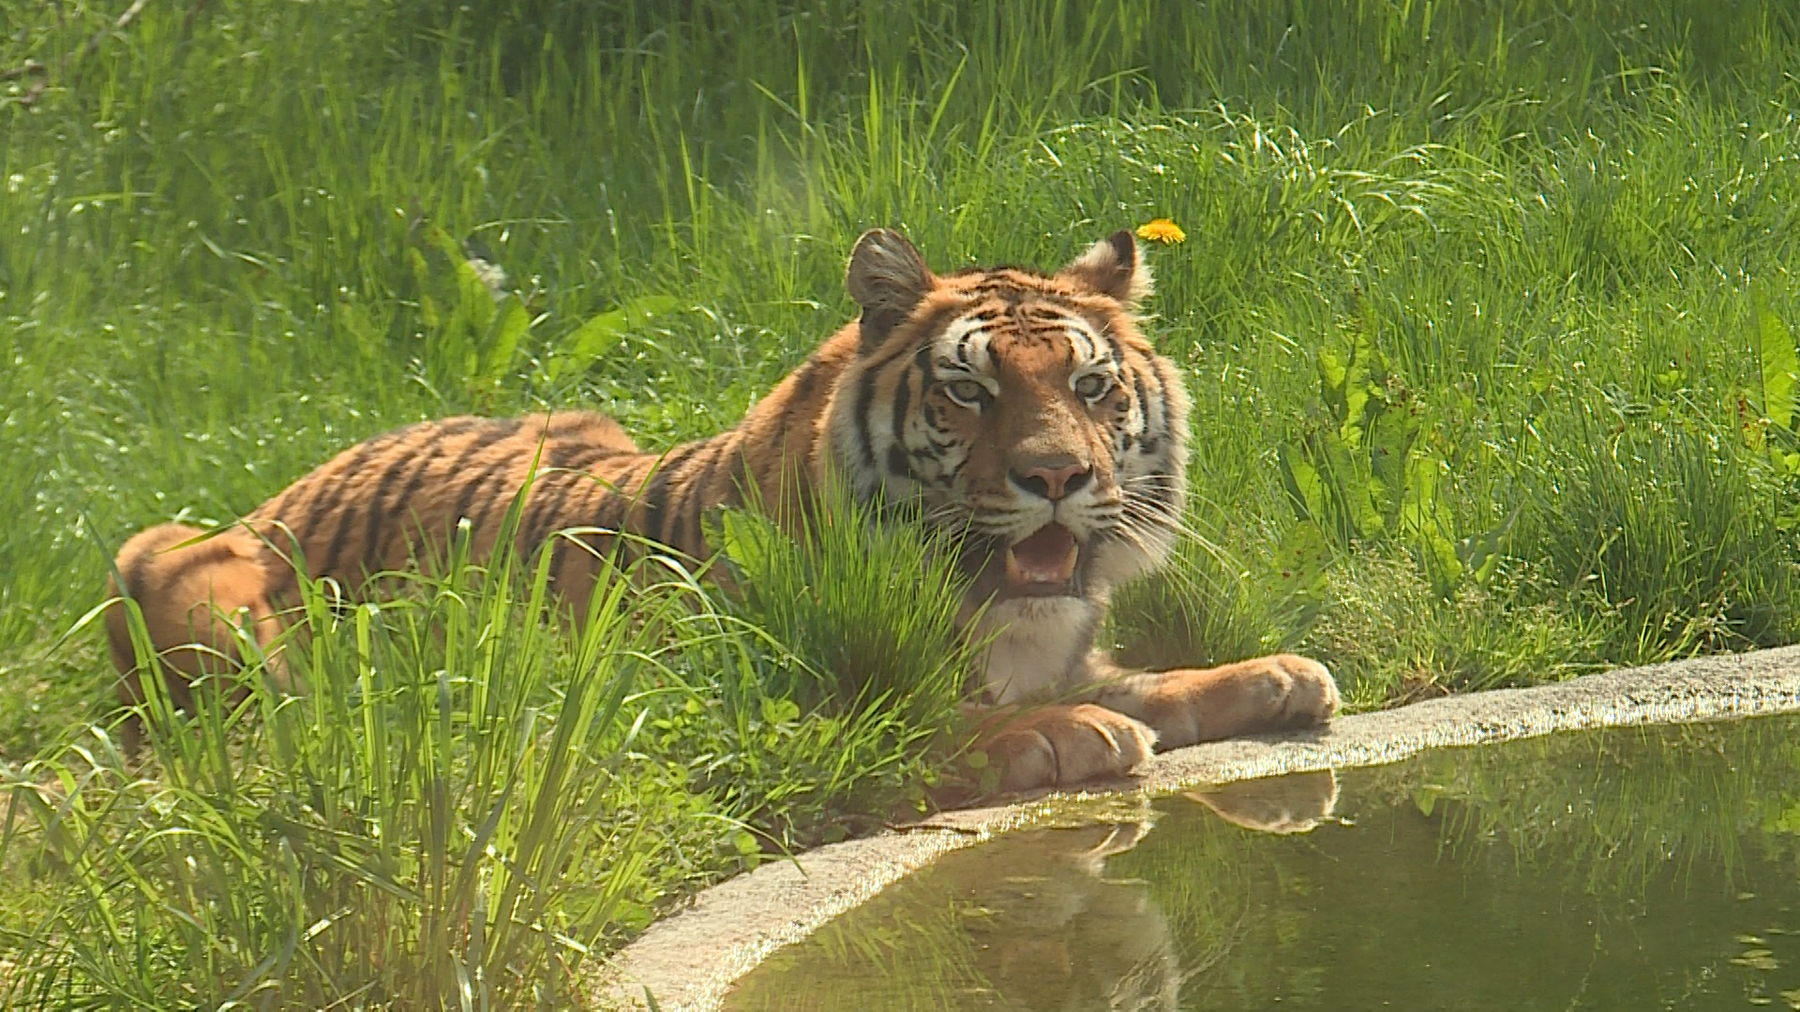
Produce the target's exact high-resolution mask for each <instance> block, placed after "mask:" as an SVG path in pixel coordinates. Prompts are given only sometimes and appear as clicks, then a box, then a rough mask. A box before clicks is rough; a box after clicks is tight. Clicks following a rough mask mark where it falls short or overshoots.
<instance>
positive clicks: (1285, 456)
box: [1275, 444, 1326, 522]
mask: <svg viewBox="0 0 1800 1012" xmlns="http://www.w3.org/2000/svg"><path fill="white" fill-rule="evenodd" d="M1275 461H1276V464H1277V465H1278V466H1279V467H1280V468H1281V483H1282V485H1284V486H1286V488H1287V493H1288V501H1289V502H1290V503H1291V504H1292V505H1293V507H1294V515H1295V517H1297V518H1298V519H1300V520H1303V521H1306V520H1310V521H1313V522H1318V521H1320V520H1323V519H1324V518H1325V516H1326V512H1325V482H1324V481H1323V480H1322V479H1321V478H1320V477H1319V472H1318V469H1317V468H1315V467H1313V466H1312V464H1310V463H1308V462H1307V461H1306V459H1305V458H1304V457H1302V456H1301V455H1300V454H1297V453H1295V452H1294V449H1293V447H1290V446H1287V445H1285V444H1283V445H1282V446H1281V447H1280V449H1278V450H1277V451H1276V455H1275Z"/></svg>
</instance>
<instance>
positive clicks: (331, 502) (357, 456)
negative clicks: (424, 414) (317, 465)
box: [289, 427, 410, 538]
mask: <svg viewBox="0 0 1800 1012" xmlns="http://www.w3.org/2000/svg"><path fill="white" fill-rule="evenodd" d="M409 428H410V427H409ZM406 431H408V430H407V429H401V430H399V431H398V432H389V433H386V434H385V435H380V436H376V437H375V438H373V439H370V440H368V441H367V442H363V443H359V444H357V446H356V448H355V449H353V450H350V451H347V452H348V453H350V459H349V460H347V461H345V462H344V466H343V467H341V468H339V469H338V471H337V476H336V477H335V478H332V479H326V478H323V477H319V476H318V472H316V471H315V472H314V473H313V475H310V476H308V478H306V479H302V480H303V481H314V482H318V483H319V484H321V485H323V486H324V490H323V491H321V492H319V493H318V494H317V495H316V496H314V497H313V498H312V499H310V500H307V501H305V502H301V503H294V504H292V506H294V507H298V508H300V509H301V511H302V515H301V516H297V517H294V518H293V519H292V520H291V521H290V522H289V523H290V525H291V526H293V527H294V528H295V530H294V533H295V534H296V535H301V536H302V538H304V535H302V534H301V530H300V528H302V527H304V528H305V530H306V532H307V533H311V532H313V531H316V530H318V529H319V528H320V526H321V525H322V524H324V523H326V522H327V521H329V520H330V519H331V514H332V513H334V512H335V511H336V510H337V508H338V505H339V504H340V502H341V501H342V500H343V498H344V492H345V486H346V484H347V482H346V481H345V480H344V477H343V476H344V475H346V474H355V473H356V471H357V470H358V469H359V468H361V467H362V464H363V461H366V460H368V459H369V455H370V454H373V453H374V452H375V451H376V450H379V449H381V448H382V447H383V446H386V445H387V444H388V443H390V442H392V441H393V440H394V439H395V438H397V437H398V436H399V435H400V433H401V432H406ZM327 466H329V464H327Z"/></svg>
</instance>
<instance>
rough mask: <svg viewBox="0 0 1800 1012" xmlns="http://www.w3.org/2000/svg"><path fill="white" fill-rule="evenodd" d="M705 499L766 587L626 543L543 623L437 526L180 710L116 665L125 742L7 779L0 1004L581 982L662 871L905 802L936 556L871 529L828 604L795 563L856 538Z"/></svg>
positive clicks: (469, 1002) (925, 777) (930, 696)
mask: <svg viewBox="0 0 1800 1012" xmlns="http://www.w3.org/2000/svg"><path fill="white" fill-rule="evenodd" d="M516 513H517V510H516V508H515V511H514V517H512V518H509V520H516ZM844 515H845V516H854V511H853V510H851V509H850V508H848V507H846V508H845V510H844ZM855 519H856V520H857V521H858V522H859V523H860V522H861V521H862V520H863V519H865V518H862V517H856V518H855ZM725 523H727V524H728V525H729V526H730V527H731V528H732V530H733V534H734V536H733V537H732V538H731V539H730V540H731V543H732V544H733V546H734V547H739V546H745V547H741V549H740V550H739V551H738V553H737V555H736V556H735V557H734V559H733V560H732V562H731V565H733V567H734V571H735V572H737V573H738V574H740V576H741V577H742V578H743V579H745V580H749V579H752V578H755V579H758V580H760V581H764V582H765V583H766V585H768V586H771V587H783V588H785V589H788V590H792V591H794V592H796V595H797V596H796V597H795V598H794V599H793V600H784V601H782V602H780V603H779V605H777V606H775V607H776V609H778V610H767V609H768V608H769V605H768V603H767V602H766V600H765V599H764V598H762V597H759V596H757V595H750V596H748V597H747V598H746V599H745V600H744V601H742V602H739V603H735V604H732V605H729V606H726V605H722V604H720V603H719V602H717V601H715V600H714V598H713V597H712V596H711V595H710V594H709V592H708V591H707V590H706V589H704V588H703V587H702V585H700V584H699V583H697V582H696V581H695V579H694V577H693V576H692V575H691V574H690V573H689V571H688V570H687V568H686V567H685V566H684V565H683V563H682V562H681V561H680V560H677V559H673V558H669V557H665V556H659V555H654V554H652V555H648V556H647V557H646V558H644V559H643V560H641V561H640V562H638V563H637V564H635V565H634V566H633V567H631V568H630V569H628V570H626V571H619V572H613V573H611V574H610V575H608V576H603V578H602V581H601V584H600V587H599V589H598V591H597V592H596V594H595V595H594V598H593V599H592V601H591V602H590V603H589V605H588V610H587V612H586V614H585V615H582V616H570V615H568V614H567V611H566V609H564V608H562V607H560V605H559V603H558V602H557V601H556V600H555V599H554V597H552V596H551V594H550V592H549V589H548V588H549V579H548V576H549V566H548V562H549V553H548V552H543V553H539V554H538V556H537V558H536V559H535V561H534V562H532V563H530V564H528V563H527V561H526V560H517V561H515V560H514V559H513V558H512V556H511V555H510V553H506V552H502V553H500V554H499V555H498V556H497V557H496V558H494V559H492V560H489V561H488V563H487V564H486V565H484V566H476V565H474V564H472V563H471V562H470V561H469V560H468V558H467V555H466V549H465V548H464V547H462V546H461V545H460V544H459V546H458V547H456V548H454V549H453V550H452V552H451V553H450V558H449V561H448V563H447V564H446V565H445V566H444V567H443V572H442V574H441V575H437V576H429V577H427V576H418V575H414V576H411V577H410V578H404V579H403V580H402V581H401V589H400V591H399V592H398V593H397V594H395V595H392V596H390V597H388V598H386V599H383V600H380V601H369V602H365V603H359V604H354V605H349V606H346V605H344V604H342V603H341V602H340V601H339V600H338V599H337V597H336V595H335V593H334V592H333V591H332V589H331V588H328V587H326V586H324V585H322V584H317V583H311V582H303V584H302V587H301V600H302V605H301V613H300V614H299V615H297V616H295V618H294V620H293V621H292V622H291V623H290V625H289V627H288V628H287V630H286V631H285V632H284V633H283V634H282V636H281V637H280V639H279V640H278V642H277V643H276V644H275V645H273V646H272V647H270V648H269V649H268V650H267V651H264V650H263V649H260V648H258V646H257V645H256V643H255V642H254V640H252V639H250V638H249V637H248V635H245V636H242V637H240V640H241V642H240V644H239V651H240V653H241V654H242V655H243V656H246V657H249V658H252V662H251V663H250V664H249V665H247V666H246V667H245V669H244V670H243V671H242V672H240V673H237V674H233V675H231V676H215V677H214V679H213V680H214V681H216V682H219V683H220V684H216V685H210V686H207V687H206V688H205V690H203V691H200V692H197V693H196V698H197V700H198V703H197V705H196V710H195V712H194V713H192V714H183V713H181V712H179V711H176V710H175V709H174V708H173V706H172V705H171V703H170V700H169V698H168V697H167V695H166V693H164V692H163V691H162V690H161V689H160V683H158V682H155V681H153V680H151V681H148V682H147V689H148V690H149V699H148V700H147V702H146V704H145V706H144V707H143V708H142V712H143V715H144V717H145V718H146V723H147V730H148V734H147V741H148V744H149V746H150V748H149V752H150V755H149V757H148V758H147V759H146V760H145V761H144V762H143V763H142V764H138V763H134V762H132V761H129V760H128V759H127V757H125V756H122V755H121V754H120V752H119V750H118V748H117V747H116V746H115V745H114V735H113V734H112V733H111V732H109V730H108V729H106V728H104V727H102V726H94V727H92V728H90V729H89V730H88V731H87V732H86V733H85V734H83V735H82V736H80V737H79V738H77V739H76V740H75V741H73V742H72V743H70V744H69V745H68V746H66V747H65V748H63V749H61V750H58V751H56V752H52V753H50V754H47V755H46V756H44V757H43V758H41V759H35V760H32V761H30V762H28V763H26V764H25V765H24V766H23V767H22V768H21V769H19V770H18V771H17V772H15V773H9V774H7V776H6V779H5V781H4V782H3V783H0V794H3V795H4V797H5V817H4V834H3V835H0V867H3V868H6V869H7V870H8V872H9V874H12V875H16V876H23V877H24V878H25V879H26V880H28V881H32V882H34V883H35V884H36V886H37V889H36V890H34V900H35V901H36V903H34V904H33V905H28V906H23V907H20V908H18V909H9V910H7V911H6V913H5V916H4V918H0V951H9V952H11V953H15V954H16V959H15V963H14V965H13V966H12V967H11V969H10V972H9V974H8V975H7V977H6V978H4V979H0V987H5V988H7V989H8V1000H9V1007H15V1006H14V1005H13V1004H12V1003H17V1007H40V1008H49V1007H55V1008H70V1007H115V1006H116V1005H117V1004H118V1003H120V1002H127V1003H132V1004H136V1005H140V1006H147V1007H159V1008H161V1007H174V1006H182V1007H188V1006H195V1007H209V1008H212V1007H221V1006H230V1005H234V1004H247V1005H258V1006H269V1007H276V1006H279V1007H312V1008H320V1007H330V1006H333V1005H334V1004H339V1003H343V1004H354V1005H357V1006H359V1007H404V1008H421V1007H463V1008H514V1007H520V1006H525V1005H531V1006H536V1007H545V1008H561V1007H570V1006H574V1005H580V1004H583V1003H585V1001H586V997H585V996H586V994H587V992H588V991H589V990H591V987H592V982H593V980H594V979H595V976H594V975H595V973H596V972H597V971H596V959H595V957H596V955H597V954H599V953H604V952H605V951H606V950H607V949H608V948H610V947H611V946H612V945H613V944H616V942H617V941H618V940H620V939H621V938H623V937H627V936H628V934H629V933H630V932H631V931H633V930H635V929H637V928H641V927H642V926H643V925H644V924H645V923H647V922H648V920H649V919H650V918H651V916H653V915H654V914H655V913H656V912H657V911H659V910H660V909H662V908H663V907H665V906H666V905H667V903H668V902H669V901H670V900H671V898H672V897H674V896H678V895H679V894H680V893H681V892H682V891H684V890H685V889H687V888H690V887H692V886H694V885H697V884H701V883H704V882H706V881H708V880H710V879H711V878H714V877H717V876H719V875H721V874H724V873H727V872H729V871H731V870H734V869H736V868H739V867H744V866H748V865H754V864H755V863H756V862H757V861H759V860H763V859H766V857H765V854H766V856H767V857H774V856H779V855H780V854H781V853H783V852H786V851H791V850H794V849H797V848H799V847H802V846H805V845H807V844H810V843H813V842H817V841H818V840H820V839H833V838H838V837H841V836H843V835H846V834H847V833H853V832H863V831H866V830H867V829H868V828H869V826H870V825H871V824H873V825H879V824H880V823H881V822H882V821H884V820H886V819H888V818H891V817H894V816H896V815H900V814H904V813H906V812H908V811H914V812H916V811H917V810H919V809H920V808H922V807H923V804H924V795H923V787H924V785H926V784H928V783H931V782H932V781H933V778H934V773H935V770H936V769H937V767H938V766H939V764H940V763H941V762H942V756H943V755H944V754H946V752H947V751H948V749H949V748H951V747H953V744H954V741H955V736H954V735H953V734H952V733H951V732H952V730H953V728H952V725H953V723H954V722H955V721H956V720H957V704H958V702H959V701H960V700H961V699H962V684H963V682H964V680H965V679H966V678H967V677H968V663H969V651H968V648H966V647H962V646H959V645H958V644H957V643H956V641H955V636H954V627H953V619H954V616H955V613H956V608H957V606H958V604H959V599H960V594H959V587H958V586H957V585H956V583H955V582H954V581H953V580H952V579H951V578H950V576H949V574H948V571H947V570H945V568H944V566H945V564H944V563H943V562H941V561H940V562H935V563H934V562H933V561H932V560H931V558H930V557H929V556H928V555H927V554H926V546H925V545H924V544H923V543H922V542H920V541H919V540H918V539H917V538H916V537H914V536H912V533H911V532H910V531H907V530H904V529H902V530H898V531H893V532H890V533H889V534H888V535H887V536H885V537H881V538H877V539H876V540H875V541H874V542H872V544H873V556H872V557H870V558H869V563H870V564H871V566H872V567H874V566H881V567H883V568H881V569H879V570H875V569H872V570H871V572H880V573H883V574H885V581H884V580H883V579H881V578H876V579H872V580H871V581H870V582H868V583H867V584H865V585H864V588H865V590H866V593H865V594H864V596H862V597H861V598H858V599H855V600H845V599H843V598H841V597H833V596H832V595H833V594H834V593H841V590H840V589H834V588H833V587H832V586H831V585H830V584H829V583H827V582H825V581H822V580H821V578H820V576H819V572H818V561H819V560H820V559H821V558H826V559H834V560H837V561H842V560H843V559H844V558H845V557H846V556H845V553H846V552H847V551H849V550H850V549H851V548H852V547H853V546H860V545H868V544H871V542H869V541H868V540H867V539H865V538H862V537H861V536H860V535H859V534H858V532H857V530H856V529H855V528H846V527H838V528H833V529H828V530H823V531H820V532H818V533H817V535H816V536H815V537H814V539H813V540H812V541H811V542H809V543H807V544H796V543H795V542H792V541H788V540H786V539H784V538H783V537H782V536H781V535H780V534H779V533H778V532H777V531H776V530H775V529H774V528H773V526H772V525H770V524H769V523H768V522H767V521H764V520H762V519H760V518H756V517H750V516H729V517H727V518H725ZM465 534H466V532H465ZM748 546H753V547H748ZM892 565H898V566H900V567H905V566H908V565H910V566H911V567H912V568H911V572H910V573H908V572H906V570H905V569H904V568H900V569H895V568H888V567H890V566H892ZM906 576H911V578H912V583H913V584H916V583H917V581H918V579H919V578H920V577H921V576H923V577H924V578H925V580H926V590H925V591H924V592H920V590H919V588H918V587H917V586H916V585H908V586H906V587H903V588H902V587H899V586H898V584H899V582H900V581H901V580H902V579H903V578H904V577H906ZM390 579H391V578H390ZM899 594H905V595H906V597H905V600H904V602H897V601H896V598H897V596H898V595H899ZM876 599H880V600H881V602H882V604H883V605H884V607H885V610H886V613H887V614H889V615H890V616H893V617H894V618H896V621H895V622H893V623H891V624H874V623H871V621H870V614H869V605H870V604H871V602H873V601H875V600H876ZM909 620H910V621H909ZM571 622H572V623H573V624H572V625H571ZM134 628H135V635H136V636H137V637H138V640H139V642H138V644H137V646H138V651H139V655H140V658H142V659H143V660H144V661H146V662H147V660H148V658H149V656H150V653H149V651H150V650H151V648H150V646H149V643H148V641H147V639H145V638H144V634H143V632H142V627H141V624H138V625H136V626H135V627H134ZM765 628H777V629H782V628H788V629H792V628H807V629H809V630H813V631H814V632H815V635H816V636H817V637H818V639H817V640H816V641H813V642H806V643H803V647H805V648H810V649H802V650H801V651H798V652H796V651H790V650H789V649H787V648H786V647H784V646H783V645H782V644H781V643H780V642H777V641H775V640H774V639H772V638H771V637H770V636H769V635H768V633H767V632H766V631H765ZM833 632H836V633H840V634H845V635H835V636H834V635H831V634H832V633H833ZM857 633H861V634H862V637H863V638H862V639H861V640H860V641H858V642H857V643H856V645H855V646H852V647H849V648H846V647H845V646H844V645H843V644H844V643H845V642H846V641H848V640H850V639H851V637H853V636H855V635H856V634H857ZM920 655H925V656H931V657H934V658H936V660H934V661H933V662H932V663H931V664H930V665H929V667H928V671H929V676H928V677H919V676H918V675H917V674H916V672H915V670H913V668H912V667H911V666H909V662H908V660H907V659H908V658H910V657H914V656H920ZM265 658H271V659H269V660H265ZM826 663H829V664H831V665H833V666H832V667H829V668H828V667H825V666H824V664H826ZM276 664H278V665H280V668H279V677H274V674H275V672H276V671H277V669H276V668H275V667H273V665H276ZM840 671H841V672H845V673H846V675H845V676H844V677H840V676H838V675H837V674H836V673H837V672H840ZM795 679H798V680H801V681H804V682H806V683H808V689H807V690H804V691H802V690H797V689H796V687H795V684H794V680H795ZM290 683H291V684H297V685H300V686H303V687H304V691H302V692H300V693H298V694H289V693H286V692H283V691H282V690H281V689H280V688H278V685H279V684H290ZM797 700H798V702H797ZM802 703H804V704H805V705H804V708H803V707H802V705H801V704H802ZM852 792H854V797H853V798H852V797H850V795H851V794H852ZM40 904H41V905H40Z"/></svg>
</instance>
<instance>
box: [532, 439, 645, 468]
mask: <svg viewBox="0 0 1800 1012" xmlns="http://www.w3.org/2000/svg"><path fill="white" fill-rule="evenodd" d="M630 452H632V451H630V450H627V449H624V448H622V447H617V446H605V445H602V444H596V443H575V442H570V443H557V444H555V445H553V446H550V447H548V448H547V449H546V451H545V453H544V457H545V459H546V461H547V462H548V466H549V467H551V468H554V469H557V470H563V471H586V470H587V469H588V468H590V467H593V466H594V465H595V464H598V463H599V462H600V461H602V460H605V459H606V458H608V457H617V456H619V455H620V454H622V453H630Z"/></svg>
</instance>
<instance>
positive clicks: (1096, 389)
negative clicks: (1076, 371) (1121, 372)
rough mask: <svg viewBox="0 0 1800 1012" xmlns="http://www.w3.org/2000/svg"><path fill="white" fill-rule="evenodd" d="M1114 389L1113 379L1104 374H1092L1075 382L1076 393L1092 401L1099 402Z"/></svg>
mask: <svg viewBox="0 0 1800 1012" xmlns="http://www.w3.org/2000/svg"><path fill="white" fill-rule="evenodd" d="M1111 389H1112V377H1111V376H1108V375H1107V374H1105V373H1103V372H1091V373H1088V374H1087V375H1086V376H1083V377H1081V378H1080V379H1077V380H1076V381H1075V392H1076V393H1077V394H1079V395H1080V396H1082V397H1084V398H1086V399H1087V400H1090V401H1097V400H1099V399H1100V398H1101V397H1102V396H1103V395H1105V393H1106V392H1107V391H1108V390H1111Z"/></svg>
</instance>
